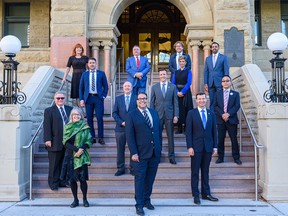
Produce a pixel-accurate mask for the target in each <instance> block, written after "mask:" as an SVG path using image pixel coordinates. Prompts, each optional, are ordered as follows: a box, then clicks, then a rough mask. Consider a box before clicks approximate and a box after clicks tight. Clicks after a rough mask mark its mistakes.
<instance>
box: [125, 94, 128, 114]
mask: <svg viewBox="0 0 288 216" xmlns="http://www.w3.org/2000/svg"><path fill="white" fill-rule="evenodd" d="M125 106H126V111H128V109H129V96H126V100H125Z"/></svg>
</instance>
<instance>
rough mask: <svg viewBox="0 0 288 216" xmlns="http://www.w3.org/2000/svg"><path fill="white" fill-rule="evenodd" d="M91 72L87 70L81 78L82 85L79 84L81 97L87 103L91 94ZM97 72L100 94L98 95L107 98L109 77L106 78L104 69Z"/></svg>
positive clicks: (98, 92)
mask: <svg viewBox="0 0 288 216" xmlns="http://www.w3.org/2000/svg"><path fill="white" fill-rule="evenodd" d="M89 73H90V71H89V70H87V71H85V72H84V73H83V74H82V76H81V80H80V86H79V99H80V100H84V101H85V103H86V101H87V99H88V96H89V86H90V82H89V77H90V76H89ZM96 73H97V78H96V79H97V80H96V83H97V94H98V97H100V98H102V99H103V98H106V96H107V93H108V83H107V78H106V75H105V73H104V71H100V70H97V71H96Z"/></svg>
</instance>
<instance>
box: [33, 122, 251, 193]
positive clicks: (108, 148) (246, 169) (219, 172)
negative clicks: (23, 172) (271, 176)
mask: <svg viewBox="0 0 288 216" xmlns="http://www.w3.org/2000/svg"><path fill="white" fill-rule="evenodd" d="M114 127H115V122H114V119H113V118H111V117H105V118H104V130H105V132H104V136H105V141H106V145H104V146H101V145H99V144H98V143H97V144H93V146H92V148H91V150H90V153H91V158H92V165H91V166H90V167H89V178H90V180H89V182H88V184H89V189H88V197H90V198H133V197H134V183H133V176H131V175H130V174H125V175H123V176H119V177H115V176H114V173H115V172H116V155H117V154H116V151H117V150H116V141H115V135H114ZM242 131H243V136H242V152H241V160H242V162H243V164H242V165H241V166H239V165H237V164H235V163H234V162H233V158H232V156H231V147H230V146H231V143H230V140H229V138H228V137H227V139H226V140H227V142H226V144H225V145H226V149H225V150H226V157H225V163H223V164H215V160H216V159H217V158H215V157H214V158H213V159H212V162H211V168H210V186H211V191H212V194H213V195H215V196H217V197H219V198H253V197H254V153H253V144H252V142H251V138H250V135H249V134H248V132H247V129H246V128H244V129H243V130H242ZM175 153H176V161H177V165H171V164H170V163H169V162H168V157H167V155H168V147H167V137H166V133H165V131H164V132H163V151H162V157H161V163H160V164H159V170H158V173H157V176H156V180H155V184H154V190H153V197H154V198H191V186H190V175H191V171H190V158H189V157H188V154H187V149H186V143H185V136H184V135H183V134H175ZM126 164H127V167H128V165H129V150H128V148H127V149H126ZM47 173H48V158H47V152H46V150H45V149H44V144H42V143H40V144H39V145H38V148H35V152H34V162H33V197H34V198H35V197H46V198H49V197H57V198H60V197H61V198H63V197H72V195H71V191H70V189H69V188H60V189H59V190H58V191H51V190H50V189H49V187H48V184H47V175H48V174H47ZM126 173H129V172H128V169H127V170H126Z"/></svg>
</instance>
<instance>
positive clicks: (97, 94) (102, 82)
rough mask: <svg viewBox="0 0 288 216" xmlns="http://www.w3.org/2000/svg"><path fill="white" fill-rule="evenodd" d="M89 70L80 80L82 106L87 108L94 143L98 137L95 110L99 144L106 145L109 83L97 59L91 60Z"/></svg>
mask: <svg viewBox="0 0 288 216" xmlns="http://www.w3.org/2000/svg"><path fill="white" fill-rule="evenodd" d="M87 65H88V68H89V69H88V70H87V71H85V72H84V73H83V74H82V76H81V80H80V86H79V99H80V106H81V107H84V106H85V108H86V115H87V123H88V125H89V127H90V132H91V135H92V137H93V143H96V135H95V129H94V123H93V115H94V110H95V114H96V118H97V126H98V142H99V143H100V144H101V145H104V144H105V141H104V138H103V137H104V134H103V115H104V99H105V98H106V96H107V93H108V83H107V78H106V75H105V73H104V71H100V70H97V69H96V59H95V58H89V60H88V63H87Z"/></svg>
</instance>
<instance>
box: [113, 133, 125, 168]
mask: <svg viewBox="0 0 288 216" xmlns="http://www.w3.org/2000/svg"><path fill="white" fill-rule="evenodd" d="M115 136H116V143H117V169H118V171H120V172H125V146H126V135H125V131H124V132H115Z"/></svg>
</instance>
